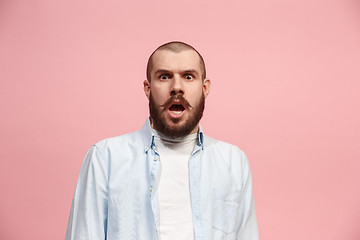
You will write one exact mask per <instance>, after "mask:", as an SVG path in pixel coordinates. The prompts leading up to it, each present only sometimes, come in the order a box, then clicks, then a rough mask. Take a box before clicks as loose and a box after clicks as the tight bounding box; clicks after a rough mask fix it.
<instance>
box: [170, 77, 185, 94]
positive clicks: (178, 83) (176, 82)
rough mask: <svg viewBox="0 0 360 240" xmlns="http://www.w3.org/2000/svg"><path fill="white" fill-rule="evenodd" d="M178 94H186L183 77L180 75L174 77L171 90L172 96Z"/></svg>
mask: <svg viewBox="0 0 360 240" xmlns="http://www.w3.org/2000/svg"><path fill="white" fill-rule="evenodd" d="M176 94H181V95H184V86H183V84H182V80H181V77H179V76H174V77H173V81H172V86H171V91H170V95H171V96H173V95H176Z"/></svg>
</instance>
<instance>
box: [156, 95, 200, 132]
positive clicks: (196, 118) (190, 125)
mask: <svg viewBox="0 0 360 240" xmlns="http://www.w3.org/2000/svg"><path fill="white" fill-rule="evenodd" d="M174 98H178V99H181V101H182V102H183V103H184V105H186V110H187V111H189V112H188V113H189V117H188V119H187V120H186V121H185V122H184V123H183V124H179V125H177V124H176V123H178V122H179V121H180V119H170V120H169V121H172V122H173V123H175V125H169V124H168V123H167V121H166V120H167V119H166V118H165V116H164V113H165V112H166V111H167V110H168V107H169V106H168V104H171V102H172V99H174ZM161 106H162V108H161ZM161 106H160V107H159V106H157V105H156V104H155V103H154V100H153V98H152V96H151V94H150V96H149V111H150V121H151V123H152V124H153V127H154V129H156V130H157V131H159V132H160V133H162V134H164V135H165V136H167V137H171V138H181V137H185V136H187V135H189V134H190V133H191V132H192V131H193V130H194V128H195V127H196V126H197V124H198V123H199V122H200V119H201V118H202V116H203V112H204V109H205V96H204V92H203V93H202V94H201V98H200V102H199V103H198V104H197V105H196V106H194V107H192V106H190V104H189V103H188V102H187V101H186V100H185V99H184V98H183V96H182V95H175V96H172V97H171V98H170V99H169V100H168V101H166V103H165V104H163V105H161ZM161 109H163V110H161ZM190 109H191V110H192V111H190Z"/></svg>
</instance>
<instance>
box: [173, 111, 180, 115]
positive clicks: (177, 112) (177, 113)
mask: <svg viewBox="0 0 360 240" xmlns="http://www.w3.org/2000/svg"><path fill="white" fill-rule="evenodd" d="M171 112H172V113H174V114H176V115H180V114H181V113H182V111H171Z"/></svg>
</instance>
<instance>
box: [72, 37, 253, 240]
mask: <svg viewBox="0 0 360 240" xmlns="http://www.w3.org/2000/svg"><path fill="white" fill-rule="evenodd" d="M144 91H145V94H146V96H147V97H148V99H149V109H150V117H149V119H148V120H147V121H146V122H145V124H144V126H143V128H142V129H141V130H140V131H137V132H133V133H130V134H127V135H123V136H119V137H115V138H110V139H105V140H103V141H100V142H99V143H97V144H95V145H93V146H92V147H91V149H90V150H89V152H88V153H87V155H86V157H85V160H84V163H83V165H82V167H81V171H80V176H79V180H78V183H77V187H76V191H75V194H74V198H73V203H72V207H71V212H70V217H69V223H68V228H67V233H66V239H76V240H80V239H108V240H114V239H125V240H130V239H145V240H147V239H149V240H150V239H151V240H152V239H161V240H167V239H171V240H176V239H181V240H187V239H194V240H199V239H202V240H210V239H240V240H256V239H258V232H257V222H256V215H255V206H254V200H253V195H252V183H251V173H250V169H249V165H248V161H247V159H246V156H245V154H244V153H243V152H242V151H241V150H239V149H238V148H237V147H235V146H233V145H230V144H228V143H224V142H221V141H218V140H215V139H212V138H209V137H207V136H206V135H204V133H203V131H202V129H201V127H200V126H199V121H200V119H201V117H202V114H203V110H204V105H205V98H206V97H207V96H208V94H209V91H210V80H209V79H208V78H206V71H205V64H204V60H203V58H202V57H201V55H200V54H199V53H198V52H197V51H196V50H195V49H194V48H193V47H192V46H190V45H188V44H185V43H182V42H170V43H166V44H164V45H162V46H160V47H159V48H157V49H156V50H155V51H154V52H153V53H152V55H151V56H150V58H149V60H148V66H147V80H145V81H144Z"/></svg>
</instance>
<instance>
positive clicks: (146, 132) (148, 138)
mask: <svg viewBox="0 0 360 240" xmlns="http://www.w3.org/2000/svg"><path fill="white" fill-rule="evenodd" d="M140 131H141V133H142V136H143V141H144V146H145V149H144V150H145V152H147V151H149V149H150V148H156V146H155V141H154V138H155V135H154V132H153V131H152V128H151V125H150V119H149V118H147V119H146V121H145V123H144V125H143V127H142V128H141V130H140ZM197 145H198V146H199V147H201V148H202V149H204V133H203V130H202V127H201V126H200V125H199V132H198V139H197Z"/></svg>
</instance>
